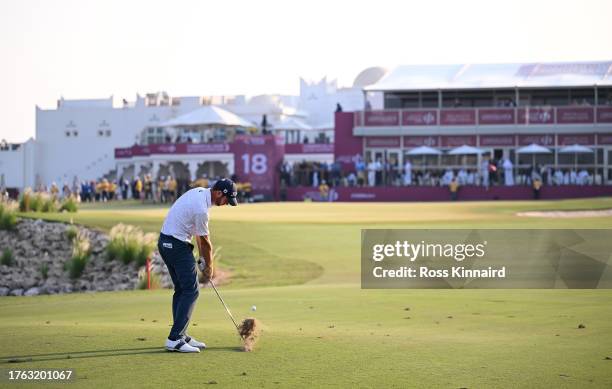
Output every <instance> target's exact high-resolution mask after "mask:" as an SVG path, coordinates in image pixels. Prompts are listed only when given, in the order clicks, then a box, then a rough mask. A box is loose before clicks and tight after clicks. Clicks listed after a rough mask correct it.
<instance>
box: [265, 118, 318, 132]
mask: <svg viewBox="0 0 612 389" xmlns="http://www.w3.org/2000/svg"><path fill="white" fill-rule="evenodd" d="M273 127H274V129H275V130H302V131H310V130H312V129H313V128H312V127H311V126H309V125H308V124H306V123H304V122H303V121H301V120H300V119H298V118H295V117H289V118H285V119H283V120H281V121H280V122H278V123H276V124H274V125H273Z"/></svg>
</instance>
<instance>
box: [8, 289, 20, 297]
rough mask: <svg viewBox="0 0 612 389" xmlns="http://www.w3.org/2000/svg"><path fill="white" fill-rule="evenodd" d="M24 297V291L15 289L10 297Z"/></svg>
mask: <svg viewBox="0 0 612 389" xmlns="http://www.w3.org/2000/svg"><path fill="white" fill-rule="evenodd" d="M21 295H23V289H13V290H11V292H10V293H9V296H21Z"/></svg>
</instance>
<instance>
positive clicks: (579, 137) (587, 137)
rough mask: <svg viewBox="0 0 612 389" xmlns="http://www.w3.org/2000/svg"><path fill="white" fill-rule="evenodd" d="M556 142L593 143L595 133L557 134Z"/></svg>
mask: <svg viewBox="0 0 612 389" xmlns="http://www.w3.org/2000/svg"><path fill="white" fill-rule="evenodd" d="M557 143H558V145H559V146H570V145H584V146H588V145H594V144H595V134H558V135H557Z"/></svg>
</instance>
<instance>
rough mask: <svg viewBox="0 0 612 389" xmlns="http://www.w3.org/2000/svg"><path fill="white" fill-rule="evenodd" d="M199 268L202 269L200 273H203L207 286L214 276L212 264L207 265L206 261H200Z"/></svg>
mask: <svg viewBox="0 0 612 389" xmlns="http://www.w3.org/2000/svg"><path fill="white" fill-rule="evenodd" d="M198 268H199V269H200V272H202V277H203V281H204V283H205V284H207V283H208V281H210V280H211V279H212V278H213V275H214V269H213V265H212V263H211V264H210V265H207V264H206V262H205V261H202V260H201V259H200V260H199V261H198Z"/></svg>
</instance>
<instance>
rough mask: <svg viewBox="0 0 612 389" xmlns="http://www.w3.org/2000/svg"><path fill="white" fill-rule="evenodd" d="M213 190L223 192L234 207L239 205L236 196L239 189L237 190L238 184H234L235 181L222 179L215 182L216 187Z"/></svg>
mask: <svg viewBox="0 0 612 389" xmlns="http://www.w3.org/2000/svg"><path fill="white" fill-rule="evenodd" d="M212 190H218V191H221V192H223V194H224V195H225V197H227V202H228V204H229V205H231V206H234V207H235V206H236V205H238V200H237V199H236V196H237V195H238V189H236V184H234V181H232V180H230V179H229V178H222V179H220V180H218V181H217V182H215V185H213V187H212Z"/></svg>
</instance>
